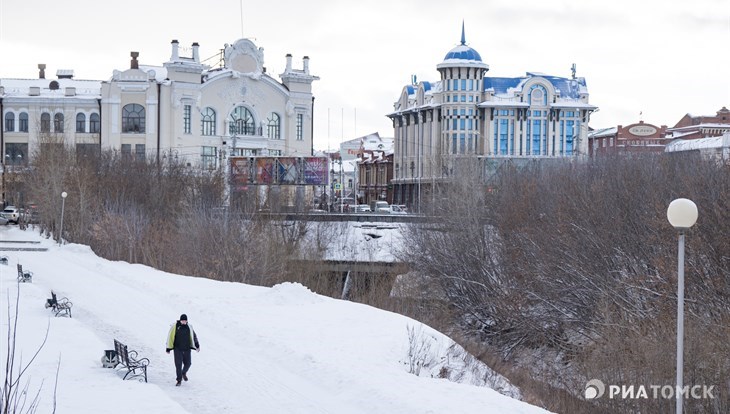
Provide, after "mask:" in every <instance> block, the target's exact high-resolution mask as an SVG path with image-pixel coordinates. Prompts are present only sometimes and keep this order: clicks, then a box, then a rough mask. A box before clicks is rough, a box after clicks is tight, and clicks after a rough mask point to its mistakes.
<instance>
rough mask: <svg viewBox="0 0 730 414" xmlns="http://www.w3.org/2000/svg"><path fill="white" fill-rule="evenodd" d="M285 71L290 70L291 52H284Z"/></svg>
mask: <svg viewBox="0 0 730 414" xmlns="http://www.w3.org/2000/svg"><path fill="white" fill-rule="evenodd" d="M286 72H291V53H287V54H286Z"/></svg>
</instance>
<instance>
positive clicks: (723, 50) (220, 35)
mask: <svg viewBox="0 0 730 414" xmlns="http://www.w3.org/2000/svg"><path fill="white" fill-rule="evenodd" d="M241 9H243V13H241ZM462 19H463V20H464V21H465V25H466V40H467V44H469V45H470V46H471V47H473V48H474V49H476V50H477V51H478V52H479V53H480V54H481V56H482V59H483V60H484V62H485V63H487V64H488V65H489V67H490V70H489V72H488V75H491V76H504V77H518V76H524V74H525V72H527V71H535V72H543V73H546V74H549V75H554V76H563V77H570V75H571V72H570V67H571V65H572V64H573V63H575V64H576V65H577V76H581V77H585V78H586V82H587V85H588V91H589V93H590V102H591V103H592V104H594V105H596V106H598V107H599V108H600V110H599V112H597V113H596V114H595V115H594V116H593V117H592V119H591V127H593V128H600V127H607V126H615V125H617V124H622V125H627V124H630V123H633V122H637V121H638V120H639V113H640V112H643V115H642V116H641V118H642V119H643V120H644V121H645V122H647V123H653V124H657V125H662V124H666V125H669V126H670V127H671V126H673V125H674V124H675V123H676V122H677V121H678V120H679V119H680V118H681V117H682V116H683V115H684V114H685V113H688V112H689V113H692V114H698V115H713V114H714V113H715V112H716V111H717V110H718V109H720V108H721V107H722V106H730V52H728V48H729V47H730V46H728V45H730V0H694V1H665V0H612V1H606V0H580V1H577V0H571V1H566V0H521V1H513V0H482V1H463V0H455V1H434V0H390V1H384V0H368V1H357V2H353V1H346V0H339V1H317V0H313V1H311V2H303V1H301V0H297V1H294V0H278V1H268V2H260V1H257V2H252V1H242V0H207V1H205V2H203V1H191V0H175V1H171V0H155V1H142V0H125V1H124V2H111V3H109V2H101V3H100V2H98V1H95V0H94V1H92V0H72V1H64V2H58V1H48V0H38V1H33V2H28V1H21V0H0V78H7V77H13V78H35V77H37V76H38V69H37V64H38V63H45V64H46V65H47V69H46V72H47V73H48V74H49V75H51V76H55V73H56V70H57V69H74V71H75V77H76V78H77V79H99V80H104V79H108V78H109V77H111V75H112V71H113V70H114V69H126V68H127V67H128V66H129V60H130V57H129V52H130V51H133V50H134V51H138V52H140V58H139V60H140V62H141V63H142V64H146V65H161V64H162V63H163V62H165V61H167V60H168V59H169V58H170V41H171V40H172V39H178V40H179V41H180V44H181V46H182V47H184V49H183V50H182V51H181V54H182V55H183V56H186V55H191V54H192V52H191V50H190V48H189V47H190V45H191V44H192V43H193V42H198V43H200V56H201V59H205V58H208V57H212V56H214V55H216V54H217V53H218V52H219V49H221V48H222V47H223V45H224V44H225V43H233V42H235V41H236V40H237V39H239V38H241V37H247V38H250V39H252V40H253V41H254V42H255V43H256V45H257V46H260V47H263V48H264V66H265V67H266V68H267V72H268V73H269V74H270V75H274V77H275V78H276V79H277V80H280V79H279V78H278V74H280V73H281V72H282V71H283V69H284V66H285V63H286V60H285V57H284V56H285V55H286V54H287V53H291V54H292V55H293V59H294V67H295V68H301V64H302V63H301V59H302V57H303V56H305V55H307V56H309V57H310V59H311V61H310V70H311V72H312V73H313V74H314V75H317V76H319V77H320V78H321V80H320V81H317V82H315V84H314V94H315V97H316V101H315V147H316V148H318V149H324V148H327V147H328V146H329V147H335V146H336V145H337V144H339V142H340V141H342V140H347V139H351V138H354V137H357V136H362V135H366V134H368V133H371V132H378V133H379V134H380V135H381V136H393V129H392V126H391V124H390V121H389V120H388V118H386V117H385V114H386V113H389V112H391V111H392V109H393V102H395V100H396V99H397V98H398V96H399V94H400V91H401V89H402V88H403V86H404V85H406V84H407V83H409V82H410V78H411V75H416V76H417V79H418V80H419V81H420V80H426V81H437V80H438V79H439V78H438V76H439V75H438V72H437V71H436V65H437V64H438V63H440V62H441V61H442V60H443V58H444V56H445V54H446V53H447V52H448V51H449V50H450V49H451V48H452V47H454V46H456V45H457V44H458V43H459V40H460V36H461V22H462ZM211 63H214V62H213V61H211Z"/></svg>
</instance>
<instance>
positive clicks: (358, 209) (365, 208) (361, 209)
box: [353, 204, 372, 213]
mask: <svg viewBox="0 0 730 414" xmlns="http://www.w3.org/2000/svg"><path fill="white" fill-rule="evenodd" d="M353 210H354V211H355V213H372V210H370V206H369V205H367V204H358V205H356V206H353Z"/></svg>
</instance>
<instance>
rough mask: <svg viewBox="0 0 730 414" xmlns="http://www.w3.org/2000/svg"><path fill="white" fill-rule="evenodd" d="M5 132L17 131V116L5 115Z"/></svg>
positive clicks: (10, 113)
mask: <svg viewBox="0 0 730 414" xmlns="http://www.w3.org/2000/svg"><path fill="white" fill-rule="evenodd" d="M5 131H6V132H13V131H15V114H14V113H12V112H8V113H7V114H5Z"/></svg>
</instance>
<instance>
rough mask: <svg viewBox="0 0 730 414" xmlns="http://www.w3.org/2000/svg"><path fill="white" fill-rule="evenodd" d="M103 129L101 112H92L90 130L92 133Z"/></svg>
mask: <svg viewBox="0 0 730 414" xmlns="http://www.w3.org/2000/svg"><path fill="white" fill-rule="evenodd" d="M99 131H101V121H100V120H99V114H96V113H94V114H91V116H90V117H89V132H91V133H92V134H98V133H99Z"/></svg>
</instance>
